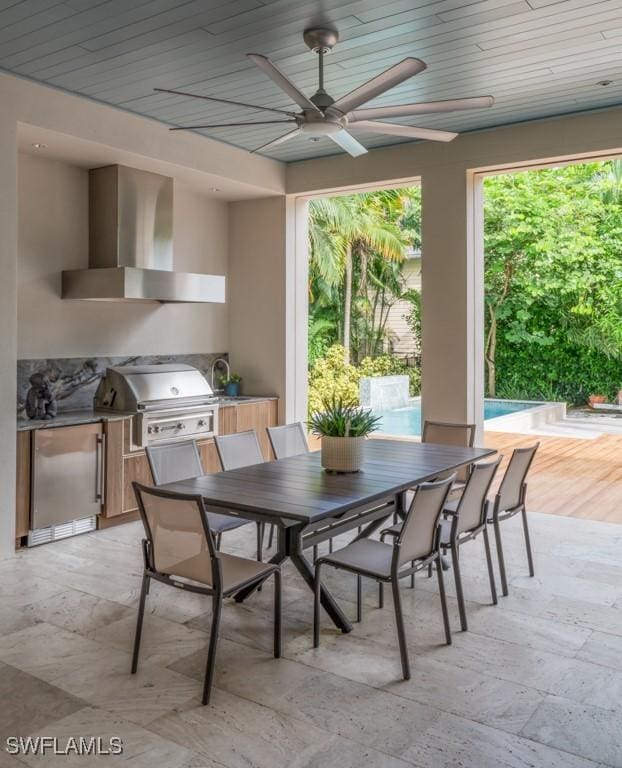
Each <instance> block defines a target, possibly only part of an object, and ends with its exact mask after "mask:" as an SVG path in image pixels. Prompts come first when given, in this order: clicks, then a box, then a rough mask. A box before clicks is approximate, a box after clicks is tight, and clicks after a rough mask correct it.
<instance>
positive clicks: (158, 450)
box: [146, 440, 261, 560]
mask: <svg viewBox="0 0 622 768" xmlns="http://www.w3.org/2000/svg"><path fill="white" fill-rule="evenodd" d="M146 453H147V459H148V460H149V466H150V467H151V475H152V476H153V482H154V483H155V484H156V485H165V484H166V483H174V482H177V481H178V480H190V479H191V478H194V477H201V475H204V474H205V472H204V470H203V464H202V463H201V456H200V454H199V449H198V447H197V444H196V443H195V442H194V440H184V441H183V442H181V443H165V444H164V445H151V446H147V448H146ZM207 517H208V520H209V526H210V530H211V531H212V533H213V534H214V537H215V541H216V548H217V549H220V543H221V539H222V534H223V533H224V532H225V531H232V530H234V529H235V528H240V527H241V526H242V525H249V524H250V520H244V519H242V518H240V517H233V516H232V515H220V514H218V513H217V512H208V513H207ZM257 559H258V560H261V549H258V551H257Z"/></svg>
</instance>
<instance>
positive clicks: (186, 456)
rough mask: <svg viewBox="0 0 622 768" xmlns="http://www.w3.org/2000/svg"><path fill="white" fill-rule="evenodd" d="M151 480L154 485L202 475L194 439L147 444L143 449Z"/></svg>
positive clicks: (201, 466) (199, 457)
mask: <svg viewBox="0 0 622 768" xmlns="http://www.w3.org/2000/svg"><path fill="white" fill-rule="evenodd" d="M145 451H146V453H147V459H148V460H149V466H150V467H151V474H152V475H153V482H154V483H155V484H156V485H164V484H165V483H174V482H176V481H177V480H188V479H189V478H191V477H200V476H201V475H204V474H205V472H204V471H203V465H202V464H201V456H200V455H199V449H198V448H197V444H196V443H195V442H194V440H184V442H182V443H168V444H165V445H148V446H147V448H146V449H145Z"/></svg>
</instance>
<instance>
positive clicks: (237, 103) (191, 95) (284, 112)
mask: <svg viewBox="0 0 622 768" xmlns="http://www.w3.org/2000/svg"><path fill="white" fill-rule="evenodd" d="M153 90H154V91H157V92H158V93H172V94H174V95H175V96H187V97H188V98H190V99H204V100H205V101H217V102H218V103H219V104H232V105H233V106H234V107H247V108H248V109H262V110H263V111H264V112H276V113H277V114H279V115H289V116H290V117H294V116H295V114H296V113H295V112H288V111H287V110H285V109H273V108H272V107H258V106H256V105H255V104H245V103H244V102H243V101H230V100H229V99H218V98H216V96H200V95H199V94H198V93H185V92H184V91H171V90H169V89H168V88H154V89H153Z"/></svg>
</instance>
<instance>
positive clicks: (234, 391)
mask: <svg viewBox="0 0 622 768" xmlns="http://www.w3.org/2000/svg"><path fill="white" fill-rule="evenodd" d="M241 383H242V377H241V376H240V374H239V373H230V374H229V375H228V376H221V377H220V386H221V387H222V388H223V389H224V391H225V395H227V397H237V396H238V395H239V394H240V384H241Z"/></svg>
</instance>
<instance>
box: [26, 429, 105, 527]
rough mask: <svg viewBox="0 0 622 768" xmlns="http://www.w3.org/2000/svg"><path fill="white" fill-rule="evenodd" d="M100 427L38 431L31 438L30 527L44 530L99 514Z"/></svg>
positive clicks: (101, 480)
mask: <svg viewBox="0 0 622 768" xmlns="http://www.w3.org/2000/svg"><path fill="white" fill-rule="evenodd" d="M102 444H103V440H102V425H101V424H100V423H98V424H81V425H80V426H76V427H51V428H48V429H37V430H35V432H34V437H33V459H32V462H33V463H32V510H31V519H32V527H33V529H36V528H46V527H48V526H50V525H57V524H60V523H63V522H67V521H69V520H79V519H80V518H83V517H91V516H93V515H98V514H99V513H100V512H101V507H102V501H103V493H104V491H103V475H104V472H103V469H104V467H103V464H104V457H103V445H102Z"/></svg>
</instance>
